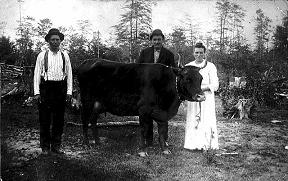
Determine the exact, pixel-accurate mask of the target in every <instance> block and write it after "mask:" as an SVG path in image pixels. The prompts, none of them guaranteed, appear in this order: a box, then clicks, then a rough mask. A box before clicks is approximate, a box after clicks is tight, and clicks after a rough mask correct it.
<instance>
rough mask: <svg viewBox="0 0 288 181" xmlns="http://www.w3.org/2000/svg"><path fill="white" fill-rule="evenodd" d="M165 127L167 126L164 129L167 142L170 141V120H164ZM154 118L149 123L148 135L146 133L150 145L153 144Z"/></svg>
mask: <svg viewBox="0 0 288 181" xmlns="http://www.w3.org/2000/svg"><path fill="white" fill-rule="evenodd" d="M163 124H164V127H165V129H164V130H165V131H164V140H165V141H166V142H167V141H168V121H167V122H164V123H163ZM153 134H154V133H153V120H151V121H150V122H149V123H148V131H147V135H146V141H147V144H148V145H153Z"/></svg>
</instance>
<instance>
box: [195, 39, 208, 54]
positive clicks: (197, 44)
mask: <svg viewBox="0 0 288 181" xmlns="http://www.w3.org/2000/svg"><path fill="white" fill-rule="evenodd" d="M195 48H203V49H204V53H205V52H206V47H205V46H204V45H203V43H201V42H198V43H196V45H195Z"/></svg>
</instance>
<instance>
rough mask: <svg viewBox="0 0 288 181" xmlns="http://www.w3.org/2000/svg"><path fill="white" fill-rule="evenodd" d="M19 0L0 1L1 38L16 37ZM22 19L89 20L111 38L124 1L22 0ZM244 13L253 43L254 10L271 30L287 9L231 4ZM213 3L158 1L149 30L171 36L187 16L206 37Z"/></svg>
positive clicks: (260, 0)
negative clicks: (258, 11) (265, 20)
mask: <svg viewBox="0 0 288 181" xmlns="http://www.w3.org/2000/svg"><path fill="white" fill-rule="evenodd" d="M18 1H19V0H0V22H3V21H4V22H6V23H7V24H6V27H5V29H4V34H5V35H8V36H10V37H11V38H13V37H15V29H16V27H17V26H18V23H19V22H17V21H19V19H20V7H19V4H20V3H19V2H18ZM23 1H24V2H22V3H21V15H22V17H26V16H32V17H34V18H35V19H36V20H40V19H43V18H49V19H51V20H52V22H53V25H54V27H59V26H66V27H69V26H75V25H76V23H77V21H78V20H89V21H90V22H91V23H92V29H93V30H95V31H97V30H99V32H100V36H101V39H103V40H108V39H110V38H113V37H112V36H111V34H113V28H112V26H113V25H115V24H117V23H118V22H119V20H120V17H121V14H123V13H124V11H123V8H122V7H123V5H124V2H125V0H23ZM230 1H231V2H236V3H237V4H239V5H240V6H242V7H243V9H244V10H245V11H246V17H245V21H244V24H243V25H244V34H245V36H246V38H247V40H248V42H249V43H252V42H253V41H254V39H255V37H254V35H253V28H254V27H255V21H254V20H253V19H254V18H255V17H256V10H257V9H259V8H261V9H262V10H263V12H264V14H265V15H266V16H268V17H269V18H270V19H272V26H273V27H275V26H276V25H281V20H282V17H283V13H284V12H285V11H286V10H287V9H288V0H241V1H236V0H230ZM215 5H216V0H159V1H157V4H156V5H155V6H153V8H152V28H153V29H156V28H160V29H161V30H162V31H163V32H164V34H168V33H171V31H172V29H173V27H175V26H179V25H181V24H183V20H184V19H185V16H187V15H189V16H190V17H191V19H192V20H193V23H194V22H195V24H199V28H200V29H199V31H200V33H201V34H202V35H203V36H205V34H207V32H209V31H212V30H213V29H215V27H216V26H217V24H216V16H215V13H216V8H215V7H216V6H215Z"/></svg>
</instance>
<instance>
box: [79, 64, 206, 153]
mask: <svg viewBox="0 0 288 181" xmlns="http://www.w3.org/2000/svg"><path fill="white" fill-rule="evenodd" d="M176 76H177V77H178V78H177V86H176ZM78 81H79V87H80V95H81V102H82V114H81V115H82V116H81V119H82V121H83V132H84V142H85V143H88V134H87V131H88V123H89V122H91V124H92V131H93V136H94V139H95V142H96V143H99V137H98V131H97V127H96V123H97V116H98V115H99V114H100V113H104V112H110V113H112V114H114V115H118V116H139V121H140V129H141V134H140V135H141V136H140V146H141V148H142V151H144V150H145V148H146V146H147V145H146V140H145V137H146V134H147V133H146V132H147V129H148V128H147V122H148V121H152V120H155V121H156V122H157V124H158V133H159V143H160V147H161V149H162V151H163V152H164V153H166V154H169V153H170V151H169V150H168V149H167V147H166V146H165V140H164V135H165V132H167V131H168V130H167V128H165V126H163V123H164V122H166V121H168V120H170V119H171V118H172V117H173V116H175V115H176V113H177V111H178V108H179V106H180V103H181V101H182V100H189V101H201V100H203V98H204V96H203V95H202V92H201V86H200V85H201V81H202V76H201V75H200V73H199V68H197V67H193V66H187V67H185V68H171V67H167V66H165V65H162V64H146V63H145V64H137V63H130V64H126V63H117V62H112V61H107V60H101V59H98V60H97V59H91V60H87V61H85V62H84V63H83V64H81V65H80V66H79V68H78ZM141 153H144V154H145V155H146V154H147V153H146V152H141Z"/></svg>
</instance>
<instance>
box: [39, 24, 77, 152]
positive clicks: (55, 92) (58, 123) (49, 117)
mask: <svg viewBox="0 0 288 181" xmlns="http://www.w3.org/2000/svg"><path fill="white" fill-rule="evenodd" d="M45 40H46V42H48V44H49V49H48V50H46V51H43V52H41V53H39V55H38V57H37V60H36V65H35V70H34V95H35V99H36V100H37V101H38V103H39V106H38V108H39V122H40V147H41V149H42V154H44V155H46V154H48V153H50V151H51V152H52V153H56V154H62V153H63V152H62V151H61V150H60V147H61V138H62V133H63V127H64V112H65V102H66V101H70V99H71V95H72V68H71V63H70V58H69V56H68V54H67V52H66V51H62V50H60V44H61V42H62V41H63V40H64V35H63V34H62V33H60V31H59V30H58V29H55V28H52V29H50V30H49V32H48V34H47V35H46V36H45ZM50 125H52V127H51V130H50Z"/></svg>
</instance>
